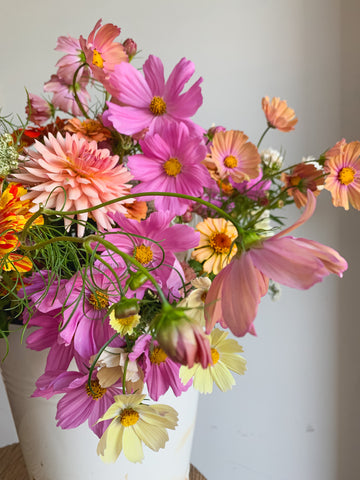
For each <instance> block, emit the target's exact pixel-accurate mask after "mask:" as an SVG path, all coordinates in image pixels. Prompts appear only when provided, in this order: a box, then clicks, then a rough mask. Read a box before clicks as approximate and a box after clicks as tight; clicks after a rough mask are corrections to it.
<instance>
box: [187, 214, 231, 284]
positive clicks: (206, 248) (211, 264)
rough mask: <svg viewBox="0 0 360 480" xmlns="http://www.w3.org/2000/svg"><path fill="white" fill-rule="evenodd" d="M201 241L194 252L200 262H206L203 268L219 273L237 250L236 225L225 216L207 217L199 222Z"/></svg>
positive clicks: (209, 271)
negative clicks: (235, 241)
mask: <svg viewBox="0 0 360 480" xmlns="http://www.w3.org/2000/svg"><path fill="white" fill-rule="evenodd" d="M196 229H197V230H198V231H199V232H200V243H199V246H198V247H196V248H195V249H194V251H193V253H192V256H193V258H194V259H195V260H197V261H198V262H205V263H204V265H203V269H204V271H205V272H207V273H211V272H213V273H215V275H217V274H218V273H219V272H220V270H222V269H223V268H224V267H225V266H226V265H228V264H229V263H230V260H231V259H232V258H233V256H234V255H235V254H236V252H237V247H236V245H234V244H233V243H234V240H235V239H236V238H237V236H238V233H237V230H236V228H235V226H234V225H233V224H232V223H231V222H229V221H228V220H225V219H224V218H207V219H206V220H204V221H203V222H200V223H198V224H197V226H196Z"/></svg>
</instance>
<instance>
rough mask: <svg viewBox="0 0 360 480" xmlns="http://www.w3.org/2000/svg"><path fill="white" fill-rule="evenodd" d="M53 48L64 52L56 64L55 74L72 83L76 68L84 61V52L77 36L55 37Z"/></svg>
mask: <svg viewBox="0 0 360 480" xmlns="http://www.w3.org/2000/svg"><path fill="white" fill-rule="evenodd" d="M55 50H60V51H61V52H66V55H64V56H63V57H61V58H60V60H58V62H57V64H56V66H57V67H58V71H57V75H58V76H59V77H60V78H63V79H64V80H65V82H67V83H68V84H72V82H73V78H74V74H75V72H76V70H77V69H78V68H79V67H80V65H84V64H85V62H86V58H85V54H84V52H83V51H82V50H81V46H80V41H79V39H78V38H73V37H71V36H70V35H68V36H61V37H59V38H58V39H57V44H56V48H55ZM84 68H85V69H86V68H88V67H87V66H84ZM80 74H81V72H80ZM80 74H79V75H80Z"/></svg>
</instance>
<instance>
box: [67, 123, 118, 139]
mask: <svg viewBox="0 0 360 480" xmlns="http://www.w3.org/2000/svg"><path fill="white" fill-rule="evenodd" d="M64 130H66V131H67V132H70V133H76V134H77V135H78V137H80V138H86V140H89V141H91V140H95V141H96V142H102V141H104V140H107V139H108V138H111V132H110V130H108V129H107V128H105V127H104V126H103V125H102V124H101V123H100V122H99V121H98V120H92V119H91V118H89V119H85V120H84V121H83V122H81V121H80V120H79V119H78V118H71V119H70V120H69V121H68V123H67V124H66V125H65V127H64Z"/></svg>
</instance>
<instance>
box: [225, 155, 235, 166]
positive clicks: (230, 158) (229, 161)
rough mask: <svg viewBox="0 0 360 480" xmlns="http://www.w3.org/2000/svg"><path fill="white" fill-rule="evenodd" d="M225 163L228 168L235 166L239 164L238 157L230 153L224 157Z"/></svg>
mask: <svg viewBox="0 0 360 480" xmlns="http://www.w3.org/2000/svg"><path fill="white" fill-rule="evenodd" d="M224 165H225V167H227V168H235V167H237V165H238V161H237V158H236V157H234V155H228V156H227V157H225V158H224Z"/></svg>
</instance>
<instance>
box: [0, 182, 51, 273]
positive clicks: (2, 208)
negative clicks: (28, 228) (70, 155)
mask: <svg viewBox="0 0 360 480" xmlns="http://www.w3.org/2000/svg"><path fill="white" fill-rule="evenodd" d="M25 193H26V190H25V188H24V187H22V185H20V184H17V183H10V184H9V185H8V187H7V188H6V189H5V190H4V192H3V193H2V195H1V198H0V265H1V266H0V269H2V270H5V271H10V270H17V271H19V272H28V271H29V270H31V269H32V262H31V260H30V259H29V258H27V257H26V256H23V255H21V254H19V253H13V252H14V250H16V249H17V248H18V247H19V245H20V242H19V239H18V236H17V235H16V234H17V233H18V232H21V230H22V229H23V228H24V225H25V223H26V222H27V220H28V219H29V218H30V217H31V215H32V213H31V212H29V210H30V208H31V207H32V206H33V204H32V203H31V202H30V201H29V200H25V201H23V200H20V197H22V196H23V195H24V194H25ZM43 222H44V220H43V218H42V217H38V218H37V219H36V220H35V221H34V225H42V224H43Z"/></svg>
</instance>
